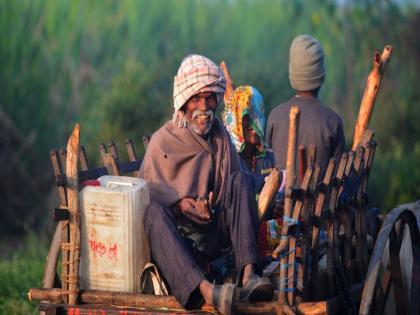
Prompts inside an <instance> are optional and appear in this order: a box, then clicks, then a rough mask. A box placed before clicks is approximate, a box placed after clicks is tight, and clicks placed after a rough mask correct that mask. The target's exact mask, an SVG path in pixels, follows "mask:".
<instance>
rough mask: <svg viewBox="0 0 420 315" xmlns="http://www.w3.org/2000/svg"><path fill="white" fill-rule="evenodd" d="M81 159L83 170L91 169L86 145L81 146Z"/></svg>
mask: <svg viewBox="0 0 420 315" xmlns="http://www.w3.org/2000/svg"><path fill="white" fill-rule="evenodd" d="M79 160H80V167H81V169H82V170H83V171H86V170H88V169H89V164H88V161H87V157H86V150H85V147H83V146H80V149H79Z"/></svg>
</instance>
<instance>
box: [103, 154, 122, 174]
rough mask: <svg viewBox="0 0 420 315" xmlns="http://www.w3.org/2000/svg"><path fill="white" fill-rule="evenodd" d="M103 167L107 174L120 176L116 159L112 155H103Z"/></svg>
mask: <svg viewBox="0 0 420 315" xmlns="http://www.w3.org/2000/svg"><path fill="white" fill-rule="evenodd" d="M102 160H103V162H104V166H105V167H106V169H107V171H108V174H109V175H112V176H120V175H121V174H120V170H119V169H118V165H117V159H116V158H115V156H114V155H113V154H110V153H105V154H104V155H103V156H102Z"/></svg>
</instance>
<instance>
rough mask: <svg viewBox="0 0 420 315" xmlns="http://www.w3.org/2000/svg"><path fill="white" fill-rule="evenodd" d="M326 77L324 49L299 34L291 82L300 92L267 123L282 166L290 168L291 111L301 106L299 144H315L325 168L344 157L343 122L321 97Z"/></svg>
mask: <svg viewBox="0 0 420 315" xmlns="http://www.w3.org/2000/svg"><path fill="white" fill-rule="evenodd" d="M324 78H325V67H324V52H323V49H322V47H321V44H320V43H319V42H318V41H317V40H316V39H315V38H313V37H312V36H309V35H299V36H297V37H296V38H295V39H294V40H293V42H292V44H291V46H290V56H289V81H290V85H291V86H292V88H293V89H294V90H295V91H296V95H295V96H294V97H292V99H290V100H289V101H288V102H286V103H283V104H281V105H279V106H277V107H275V108H274V109H273V110H272V111H271V113H270V115H269V117H268V123H267V132H266V141H267V144H268V145H269V146H270V147H271V148H272V149H273V151H274V154H275V157H276V162H277V164H278V166H279V167H280V168H281V169H284V168H285V167H286V152H287V141H288V138H287V136H288V132H289V111H290V107H291V106H292V105H297V106H298V107H299V109H300V122H299V132H298V143H299V144H303V145H309V144H315V145H316V148H317V162H318V163H319V165H320V166H321V168H325V167H326V166H327V164H328V161H329V159H330V158H331V157H336V158H340V156H341V154H342V153H343V150H344V131H343V121H342V120H341V118H340V116H339V115H338V114H337V113H335V112H334V111H333V110H331V109H329V108H328V107H326V106H324V105H323V104H322V102H321V101H320V100H319V99H318V92H319V90H320V89H321V86H322V84H323V82H324Z"/></svg>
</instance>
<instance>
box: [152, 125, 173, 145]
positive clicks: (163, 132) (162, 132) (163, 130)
mask: <svg viewBox="0 0 420 315" xmlns="http://www.w3.org/2000/svg"><path fill="white" fill-rule="evenodd" d="M174 126H175V124H174V123H173V122H172V120H169V121H167V122H166V123H164V124H163V125H162V126H161V127H160V128H159V129H158V130H156V131H155V132H154V133H153V135H152V137H151V139H150V143H149V146H150V145H152V146H153V145H156V144H158V143H160V142H162V140H164V139H166V138H167V136H168V134H171V133H172V131H173V129H174Z"/></svg>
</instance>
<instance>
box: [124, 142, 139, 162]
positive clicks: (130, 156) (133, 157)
mask: <svg viewBox="0 0 420 315" xmlns="http://www.w3.org/2000/svg"><path fill="white" fill-rule="evenodd" d="M125 147H126V149H127V154H128V159H129V160H130V161H131V162H134V161H136V160H137V154H136V151H135V150H134V146H133V141H131V139H126V140H125Z"/></svg>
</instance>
